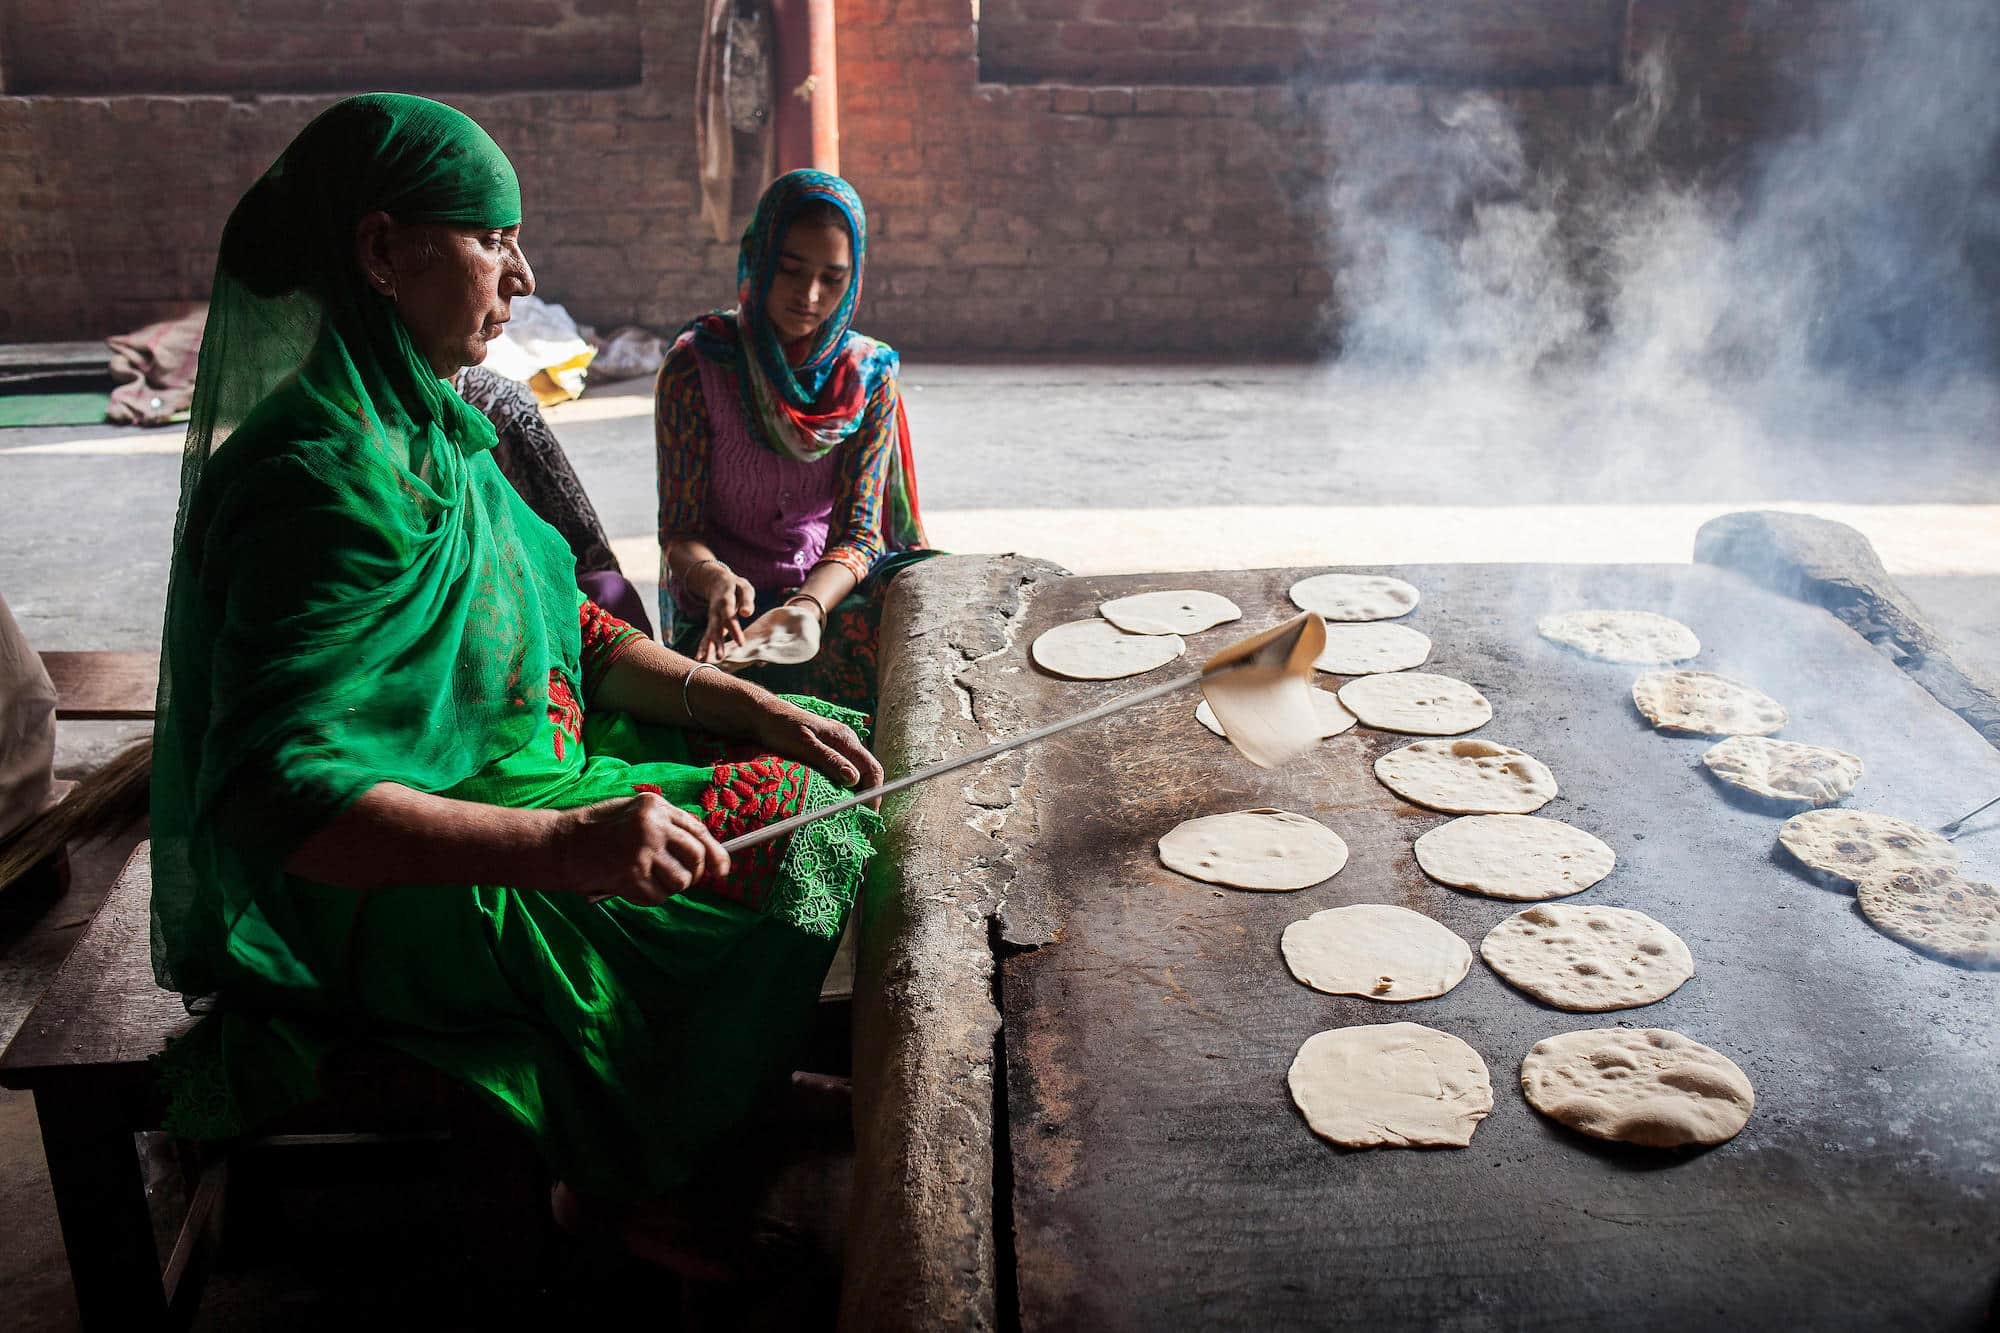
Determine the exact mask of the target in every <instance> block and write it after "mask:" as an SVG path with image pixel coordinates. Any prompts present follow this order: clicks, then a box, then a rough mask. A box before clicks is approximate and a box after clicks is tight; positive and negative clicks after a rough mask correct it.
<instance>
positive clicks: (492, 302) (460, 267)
mask: <svg viewBox="0 0 2000 1333" xmlns="http://www.w3.org/2000/svg"><path fill="white" fill-rule="evenodd" d="M372 216H373V217H375V218H382V219H384V221H386V220H387V215H385V214H374V215H372ZM362 228H363V234H362V267H363V269H364V271H365V276H366V278H367V279H368V281H369V282H370V285H372V286H373V287H374V288H375V289H376V290H378V291H380V292H381V293H382V294H383V295H385V296H387V297H389V298H390V299H391V300H392V301H394V302H395V303H396V313H397V314H398V315H399V316H401V317H402V320H403V324H404V327H406V328H407V329H409V331H410V340H411V341H412V342H414V343H415V344H416V345H417V350H418V351H419V352H421V353H423V356H424V359H425V360H426V361H428V362H429V363H430V366H431V369H432V370H435V371H436V372H437V373H438V374H439V375H440V376H448V375H452V374H456V373H457V372H458V370H459V369H460V368H462V367H464V366H476V365H478V364H479V363H480V362H481V361H484V360H485V359H486V345H487V344H488V343H490V342H492V341H493V340H494V339H495V338H497V337H499V336H500V329H501V327H502V326H503V325H505V324H506V322H507V320H508V318H509V316H510V315H511V313H512V302H513V299H514V298H515V297H517V296H527V295H530V294H531V293H533V292H534V290H535V273H534V270H533V269H531V268H529V267H528V260H527V256H525V255H523V254H522V253H521V229H520V228H519V227H518V226H516V227H506V228H480V227H456V226H447V225H444V224H432V225H427V226H421V227H402V226H397V225H395V224H394V223H393V222H391V223H388V225H387V226H382V225H381V224H377V233H378V234H377V235H376V236H375V237H374V238H373V243H372V244H371V243H370V237H369V221H368V220H367V219H364V220H363V224H362Z"/></svg>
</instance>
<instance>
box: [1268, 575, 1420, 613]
mask: <svg viewBox="0 0 2000 1333" xmlns="http://www.w3.org/2000/svg"><path fill="white" fill-rule="evenodd" d="M1420 596H1421V594H1420V593H1418V591H1417V590H1416V589H1415V588H1413V587H1411V586H1410V585H1409V584H1407V583H1405V582H1403V581H1402V580H1401V579H1392V578H1390V577H1389V576H1388V575H1386V574H1315V575H1313V576H1312V577H1311V578H1307V579H1300V580H1299V581H1298V582H1297V583H1294V584H1293V585H1292V589H1291V597H1292V604H1293V605H1294V606H1297V607H1298V608H1299V609H1300V610H1301V611H1317V612H1318V613H1319V615H1320V617H1321V618H1322V619H1324V620H1393V619H1395V618H1396V617H1397V616H1406V615H1408V614H1409V613H1410V612H1411V611H1412V610H1414V609H1415V608H1416V605H1417V599H1418V598H1419V597H1420Z"/></svg>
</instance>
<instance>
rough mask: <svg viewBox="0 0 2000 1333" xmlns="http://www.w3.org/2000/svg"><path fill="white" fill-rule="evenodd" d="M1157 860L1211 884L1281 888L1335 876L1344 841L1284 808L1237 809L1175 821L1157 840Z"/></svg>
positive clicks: (1342, 861)
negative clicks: (1158, 858)
mask: <svg viewBox="0 0 2000 1333" xmlns="http://www.w3.org/2000/svg"><path fill="white" fill-rule="evenodd" d="M1160 860H1161V861H1163V862H1165V863H1166V867H1167V869H1169V870H1178V871H1179V872H1180V873H1181V874H1183V875H1187V876H1189V877H1190V878H1193V879H1200V880H1207V881H1208V882H1209V883H1210V884H1227V885H1228V886H1229V887H1231V888H1235V889H1267V890H1280V891H1282V890H1289V889H1303V888H1306V887H1308V886H1310V885H1313V884H1318V883H1320V882H1321V881H1323V880H1328V879H1332V878H1333V877H1334V876H1335V875H1337V874H1339V873H1340V868H1341V867H1342V866H1344V865H1346V864H1347V844H1346V843H1344V842H1342V841H1341V840H1340V835H1339V834H1338V833H1335V832H1334V831H1333V830H1332V829H1330V828H1328V827H1327V826H1326V825H1324V824H1322V823H1320V822H1319V821H1317V820H1313V819H1307V818H1306V817H1305V816H1304V815H1295V814H1293V813H1292V812H1291V811H1289V810H1238V811H1236V812H1235V813H1233V814H1227V815H1203V816H1202V817H1201V818H1199V819H1190V820H1187V821H1185V822H1183V823H1180V824H1176V825H1175V826H1174V827H1173V828H1171V829H1169V830H1167V834H1166V836H1165V837H1163V838H1161V839H1160Z"/></svg>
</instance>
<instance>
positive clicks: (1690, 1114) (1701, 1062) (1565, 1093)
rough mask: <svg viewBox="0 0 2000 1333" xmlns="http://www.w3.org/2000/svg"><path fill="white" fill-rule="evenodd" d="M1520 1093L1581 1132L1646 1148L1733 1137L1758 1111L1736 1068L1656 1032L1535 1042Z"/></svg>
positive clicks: (1614, 1031) (1619, 1031) (1618, 1031)
mask: <svg viewBox="0 0 2000 1333" xmlns="http://www.w3.org/2000/svg"><path fill="white" fill-rule="evenodd" d="M1521 1092H1522V1093H1523V1094H1524V1095H1525V1096H1526V1097H1527V1099H1528V1105H1530V1106H1532V1107H1534V1108H1535V1109H1536V1110H1537V1111H1540V1112H1541V1113H1542V1114H1543V1115H1545V1116H1548V1117H1549V1118H1550V1119H1552V1120H1556V1121H1560V1122H1561V1123H1562V1124H1565V1125H1568V1126H1569V1127H1570V1128H1571V1129H1574V1130H1577V1131H1578V1132H1580V1133H1584V1134H1588V1135H1590V1136H1591V1137H1592V1138H1599V1139H1614V1140H1617V1141H1618V1142H1621V1143H1638V1144H1643V1145H1644V1146H1646V1147H1648V1148H1678V1147H1681V1146H1683V1145H1685V1144H1690V1143H1722V1142H1724V1141H1725V1140H1728V1139H1732V1138H1735V1137H1736V1134H1737V1131H1739V1130H1741V1129H1742V1128H1743V1126H1745V1125H1746V1124H1748V1123H1749V1122H1750V1110H1751V1108H1752V1107H1754V1106H1755V1105H1756V1104H1757V1097H1756V1094H1755V1093H1754V1092H1752V1091H1751V1089H1750V1080H1749V1079H1748V1078H1746V1077H1745V1076H1744V1074H1743V1071H1742V1070H1741V1069H1738V1068H1737V1067H1736V1062H1735V1061H1733V1060H1731V1059H1730V1058H1729V1057H1728V1056H1726V1055H1724V1054H1722V1053H1721V1052H1720V1051H1713V1050H1710V1049H1709V1048H1708V1047H1706V1046H1704V1045H1702V1044H1701V1043H1700V1042H1698V1041H1695V1040H1694V1039H1692V1038H1690V1037H1683V1036H1682V1035H1681V1034H1680V1033H1678V1032H1668V1031H1666V1030H1665V1029H1663V1028H1591V1029H1589V1030H1588V1031H1584V1032H1565V1033H1563V1034H1562V1035H1560V1036H1556V1037H1548V1038H1545V1039H1544V1040H1542V1041H1538V1042H1536V1043H1535V1048H1534V1049H1533V1050H1531V1051H1529V1052H1528V1058H1527V1059H1525V1060H1523V1061H1522V1062H1521Z"/></svg>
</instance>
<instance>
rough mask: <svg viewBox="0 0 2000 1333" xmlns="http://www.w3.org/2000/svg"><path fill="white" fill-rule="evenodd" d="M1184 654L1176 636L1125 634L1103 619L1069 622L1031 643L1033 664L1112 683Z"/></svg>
mask: <svg viewBox="0 0 2000 1333" xmlns="http://www.w3.org/2000/svg"><path fill="white" fill-rule="evenodd" d="M1186 651H1187V644H1186V642H1185V641H1183V640H1182V638H1181V636H1180V635H1178V634H1127V633H1125V631H1123V630H1121V629H1119V628H1118V627H1117V626H1116V625H1113V624H1111V623H1109V622H1108V621H1103V620H1072V621H1070V622H1069V623H1068V624H1067V625H1057V626H1056V627H1055V628H1054V629H1052V630H1047V631H1045V632H1044V633H1043V634H1042V635H1041V637H1040V638H1038V639H1036V640H1035V644H1034V647H1033V648H1032V649H1031V650H1030V652H1031V653H1032V654H1033V656H1034V659H1035V665H1036V666H1038V667H1040V668H1042V670H1044V671H1048V672H1052V673H1054V674H1055V675H1058V676H1068V677H1069V678H1070V679H1071V680H1115V679H1117V678H1118V677H1120V676H1137V675H1140V674H1142V673H1144V672H1147V671H1151V670H1153V669H1155V668H1156V667H1163V666H1165V665H1166V664H1167V663H1169V662H1171V661H1173V660H1174V659H1175V658H1176V657H1179V656H1180V655H1181V654H1182V653H1183V652H1186Z"/></svg>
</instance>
